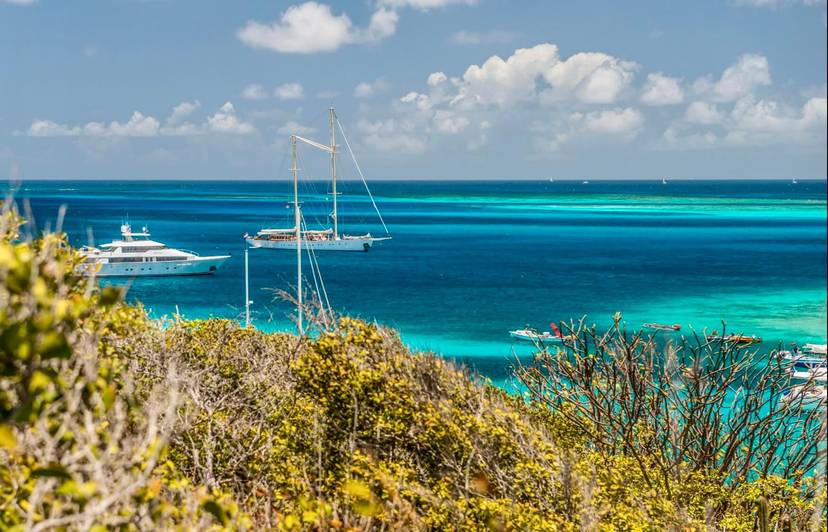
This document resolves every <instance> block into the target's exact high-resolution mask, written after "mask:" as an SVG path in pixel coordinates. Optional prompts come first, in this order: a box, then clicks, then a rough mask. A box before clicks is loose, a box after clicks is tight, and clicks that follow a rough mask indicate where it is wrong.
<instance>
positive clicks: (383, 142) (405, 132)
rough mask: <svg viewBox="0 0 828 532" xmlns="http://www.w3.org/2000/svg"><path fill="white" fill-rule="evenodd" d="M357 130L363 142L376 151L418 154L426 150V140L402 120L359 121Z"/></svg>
mask: <svg viewBox="0 0 828 532" xmlns="http://www.w3.org/2000/svg"><path fill="white" fill-rule="evenodd" d="M357 130H359V132H360V133H361V134H362V139H363V141H364V142H365V143H366V144H367V145H368V146H370V147H371V148H372V149H374V150H376V151H380V152H397V153H406V154H419V153H423V152H425V151H426V148H427V143H426V140H427V139H426V138H425V137H424V136H423V135H421V134H418V133H417V132H416V128H415V126H414V124H412V123H410V122H407V121H404V120H398V119H394V118H389V119H386V120H377V121H368V120H360V121H359V122H358V123H357Z"/></svg>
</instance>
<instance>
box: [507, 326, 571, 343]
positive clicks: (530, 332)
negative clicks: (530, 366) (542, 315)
mask: <svg viewBox="0 0 828 532" xmlns="http://www.w3.org/2000/svg"><path fill="white" fill-rule="evenodd" d="M509 336H511V337H512V338H515V339H517V340H524V341H526V342H532V343H547V342H562V341H563V337H561V336H557V335H554V334H552V333H551V332H549V331H543V332H539V331H538V330H536V329H531V328H526V329H517V330H514V331H509Z"/></svg>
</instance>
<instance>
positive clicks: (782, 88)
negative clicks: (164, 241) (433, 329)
mask: <svg viewBox="0 0 828 532" xmlns="http://www.w3.org/2000/svg"><path fill="white" fill-rule="evenodd" d="M331 104H334V105H336V107H337V110H338V114H339V116H340V118H341V120H342V122H343V125H344V126H345V128H346V131H347V132H348V134H349V138H350V140H351V143H352V146H353V147H354V149H355V151H356V152H357V156H358V157H359V159H360V162H361V164H362V165H363V167H364V169H365V170H366V173H367V174H368V175H369V177H370V178H374V179H394V178H431V179H449V178H453V179H474V178H487V179H498V178H499V179H520V178H535V179H536V178H559V179H585V178H589V179H613V178H619V179H631V178H643V179H650V178H657V177H661V176H668V177H671V178H788V179H789V178H792V177H797V178H820V179H825V176H826V6H825V2H824V0H720V1H718V0H706V1H696V2H690V1H685V2H679V1H670V2H665V1H663V0H660V1H642V2H635V3H633V2H617V1H582V2H563V1H560V2H553V1H540V0H537V1H535V0H524V1H520V2H515V1H501V0H476V1H475V0H360V1H356V2H335V3H334V2H331V3H327V4H326V3H324V2H280V1H274V0H268V1H265V0H256V1H235V2H229V1H224V0H198V1H195V0H108V1H104V0H76V1H71V2H67V1H65V0H63V1H62V0H0V176H3V174H6V176H4V177H18V178H21V179H37V178H67V179H73V178H98V179H131V178H133V179H134V178H144V179H147V178H169V179H176V178H177V179H182V178H205V179H255V178H264V179H268V178H280V177H285V176H286V172H285V166H286V164H285V163H284V154H285V152H286V149H287V140H286V139H287V136H288V135H289V134H290V133H291V132H296V133H300V134H303V135H306V136H310V137H313V138H320V139H321V140H324V139H325V137H326V132H325V127H326V122H325V120H326V117H325V110H326V108H327V107H328V106H329V105H331ZM351 173H352V171H351Z"/></svg>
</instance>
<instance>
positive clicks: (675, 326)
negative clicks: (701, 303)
mask: <svg viewBox="0 0 828 532" xmlns="http://www.w3.org/2000/svg"><path fill="white" fill-rule="evenodd" d="M643 327H644V328H645V329H655V330H657V331H680V330H681V325H679V324H677V323H676V324H673V325H666V324H664V323H645V324H644V325H643Z"/></svg>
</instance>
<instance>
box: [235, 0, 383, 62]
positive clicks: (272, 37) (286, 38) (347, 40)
mask: <svg viewBox="0 0 828 532" xmlns="http://www.w3.org/2000/svg"><path fill="white" fill-rule="evenodd" d="M398 20H399V16H398V15H397V13H396V12H395V11H392V10H388V9H385V8H379V9H377V11H375V12H374V13H373V15H372V16H371V21H370V23H369V25H368V27H366V28H357V27H355V26H354V25H353V23H352V22H351V19H350V18H349V17H348V15H346V14H345V13H342V14H339V15H335V14H334V13H333V11H331V7H330V6H328V5H326V4H321V3H318V2H313V1H311V2H305V3H303V4H299V5H294V6H290V7H288V8H287V10H286V11H285V12H284V13H282V16H281V17H280V18H279V20H278V21H276V22H273V23H269V24H268V23H261V22H257V21H253V20H251V21H248V22H247V24H246V25H245V26H244V27H243V28H241V29H240V30H239V31H238V33H237V36H238V38H239V39H240V40H241V41H242V42H243V43H244V44H246V45H248V46H250V47H252V48H260V49H266V50H273V51H275V52H281V53H289V54H290V53H292V54H313V53H319V52H333V51H335V50H337V49H339V48H340V47H341V46H343V45H345V44H351V43H360V42H371V41H377V40H380V39H384V38H386V37H388V36H390V35H393V34H394V32H395V31H396V29H397V22H398Z"/></svg>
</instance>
